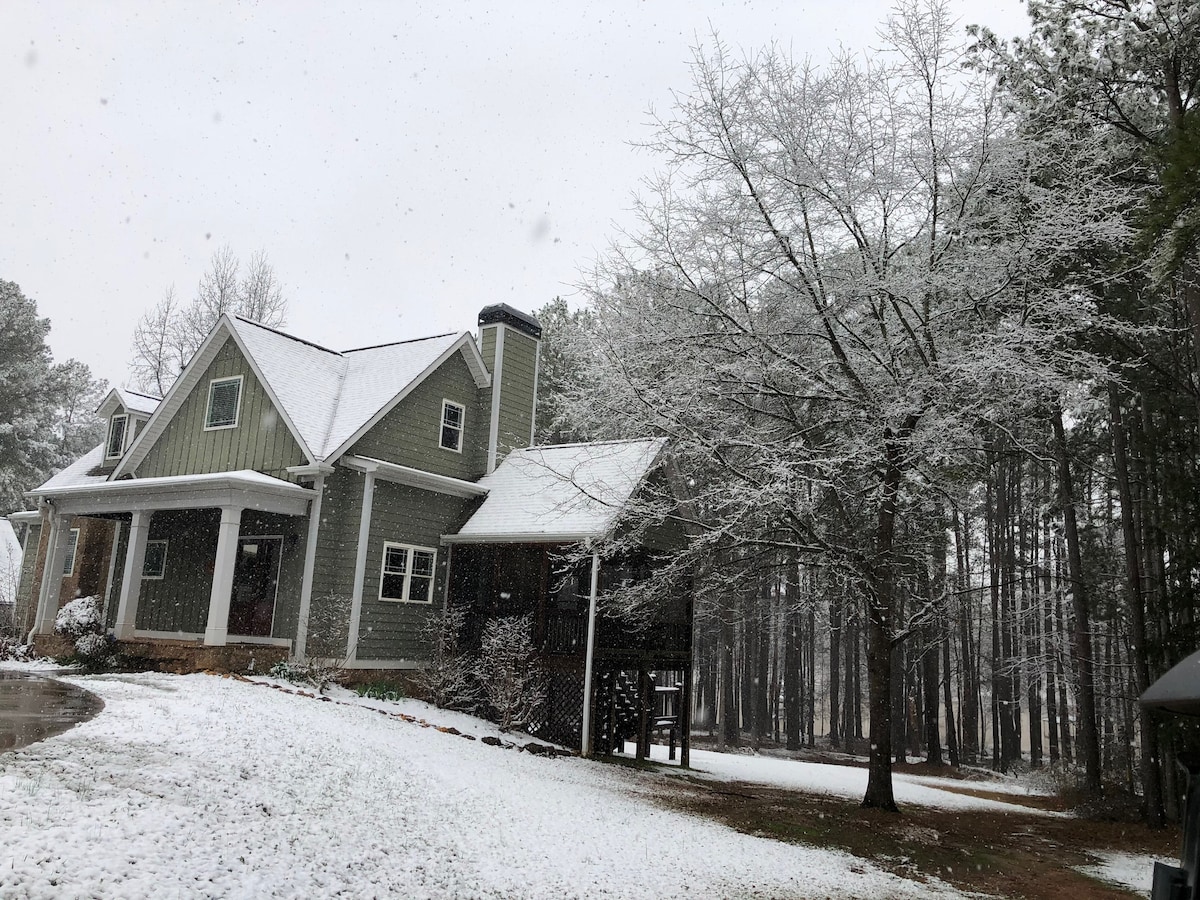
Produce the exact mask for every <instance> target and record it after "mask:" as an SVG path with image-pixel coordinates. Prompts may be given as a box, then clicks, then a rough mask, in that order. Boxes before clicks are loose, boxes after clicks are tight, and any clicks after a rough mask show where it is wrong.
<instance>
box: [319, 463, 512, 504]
mask: <svg viewBox="0 0 1200 900" xmlns="http://www.w3.org/2000/svg"><path fill="white" fill-rule="evenodd" d="M341 464H342V465H343V466H345V467H346V468H348V469H354V470H355V471H357V472H373V473H374V474H375V477H376V478H379V479H382V480H383V481H390V482H393V483H395V484H403V485H406V486H407V487H412V488H417V489H418V490H422V491H433V492H434V493H437V494H449V495H450V496H452V497H484V496H486V495H487V493H488V489H487V488H486V487H484V486H483V485H481V484H477V483H475V482H474V481H463V480H462V479H461V478H451V477H450V476H449V475H437V474H435V473H433V472H426V471H425V470H424V469H414V468H412V467H411V466H402V465H400V464H399V463H390V462H385V461H384V460H382V459H372V458H371V457H369V456H345V457H343V458H342V462H341Z"/></svg>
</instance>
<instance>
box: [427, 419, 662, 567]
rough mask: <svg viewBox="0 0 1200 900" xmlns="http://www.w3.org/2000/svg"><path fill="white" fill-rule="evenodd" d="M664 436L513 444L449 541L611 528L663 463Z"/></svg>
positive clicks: (584, 533) (553, 537)
mask: <svg viewBox="0 0 1200 900" xmlns="http://www.w3.org/2000/svg"><path fill="white" fill-rule="evenodd" d="M665 444H666V440H665V439H664V438H654V439H650V440H638V441H598V442H594V443H587V444H559V445H556V446H547V447H527V448H525V449H523V450H514V451H512V452H511V453H509V454H508V456H506V457H505V458H504V461H503V462H501V463H500V465H499V466H497V467H496V470H495V471H494V472H492V473H490V474H488V475H485V476H484V477H483V478H481V479H480V480H479V485H480V486H481V487H486V488H487V489H488V495H487V499H485V500H484V501H483V503H482V504H481V505H480V507H479V509H477V510H476V511H475V513H474V514H473V515H472V516H471V517H470V519H468V520H467V523H466V524H465V525H464V526H463V527H462V528H461V529H459V531H458V533H457V534H454V535H446V536H445V537H444V538H443V539H444V540H446V541H448V542H450V543H474V542H487V541H571V542H575V541H583V540H588V539H589V538H597V537H600V536H602V535H604V534H605V533H607V532H608V531H609V530H610V529H611V528H612V527H613V526H614V525H615V524H616V523H617V520H618V519H619V517H620V515H621V512H622V510H623V509H624V507H625V504H626V503H628V502H629V499H630V498H631V497H632V496H633V494H634V492H635V491H636V490H637V489H638V487H640V486H641V484H642V482H643V481H644V480H645V478H646V476H647V475H648V474H649V473H650V471H651V470H652V469H653V468H654V467H655V465H656V464H657V463H658V460H659V457H660V456H661V454H662V450H663V447H664V446H665Z"/></svg>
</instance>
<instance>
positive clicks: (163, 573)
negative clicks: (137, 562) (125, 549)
mask: <svg viewBox="0 0 1200 900" xmlns="http://www.w3.org/2000/svg"><path fill="white" fill-rule="evenodd" d="M151 544H162V545H163V558H162V571H161V572H159V573H158V574H157V575H147V574H146V560H145V555H143V558H142V581H162V580H163V579H164V578H165V577H166V573H167V550H168V549H169V548H170V544H171V542H170V541H168V540H167V539H166V538H155V539H154V540H152V541H146V550H147V551H149V550H150V545H151Z"/></svg>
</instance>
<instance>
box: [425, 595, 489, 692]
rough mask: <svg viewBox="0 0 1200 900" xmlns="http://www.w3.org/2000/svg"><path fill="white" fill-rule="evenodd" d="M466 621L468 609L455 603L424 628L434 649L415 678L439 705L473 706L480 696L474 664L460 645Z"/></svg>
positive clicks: (426, 637)
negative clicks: (426, 663) (427, 661)
mask: <svg viewBox="0 0 1200 900" xmlns="http://www.w3.org/2000/svg"><path fill="white" fill-rule="evenodd" d="M465 622H466V610H464V609H461V608H457V607H453V606H452V607H450V608H448V609H447V610H446V611H445V613H444V614H443V615H442V616H441V617H440V618H432V617H431V618H430V619H429V620H428V621H427V623H426V625H425V628H424V630H423V635H422V636H423V637H424V638H425V641H426V643H427V644H428V645H429V646H430V647H431V648H432V651H433V652H432V654H431V655H430V658H429V663H428V665H427V666H426V667H425V668H424V669H420V670H418V671H417V672H416V673H415V674H414V675H413V681H414V682H416V685H417V687H418V688H420V689H421V692H422V693H423V694H424V695H425V697H426V698H427V699H428V700H429V702H430V703H432V704H433V705H434V706H436V707H437V708H438V709H461V710H470V709H472V708H474V706H475V704H476V703H477V702H478V700H479V686H478V685H477V684H476V682H475V671H474V665H473V664H472V661H471V660H470V659H468V658H467V656H466V655H465V654H464V653H463V652H462V648H461V647H460V646H459V637H460V635H461V634H462V630H463V625H464V624H465Z"/></svg>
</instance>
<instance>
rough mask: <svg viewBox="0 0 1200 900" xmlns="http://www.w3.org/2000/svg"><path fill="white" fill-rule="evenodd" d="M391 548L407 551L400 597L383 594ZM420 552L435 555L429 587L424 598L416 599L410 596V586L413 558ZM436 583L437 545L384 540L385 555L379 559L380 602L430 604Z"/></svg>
mask: <svg viewBox="0 0 1200 900" xmlns="http://www.w3.org/2000/svg"><path fill="white" fill-rule="evenodd" d="M389 549H397V550H404V551H405V556H404V587H403V588H401V590H400V596H399V597H385V596H383V576H384V575H386V574H388V572H387V552H388V550H389ZM418 552H420V553H428V554H429V555H430V556H432V557H433V560H432V561H431V563H430V572H429V588H428V589H427V590H426V592H425V599H424V600H414V599H413V598H412V597H411V596H409V594H410V593H411V591H410V588H411V587H412V578H413V559H414V558H415V557H416V555H417V553H418ZM391 574H392V575H395V574H396V573H395V572H392V573H391ZM419 577H422V578H423V577H424V576H419ZM436 583H437V548H436V547H421V546H418V545H417V544H402V543H400V542H399V541H384V542H383V556H382V559H380V561H379V596H378V598H377V599H378V600H379V602H381V603H416V604H419V605H422V606H428V605H429V604H431V603H433V588H434V585H435V584H436Z"/></svg>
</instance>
